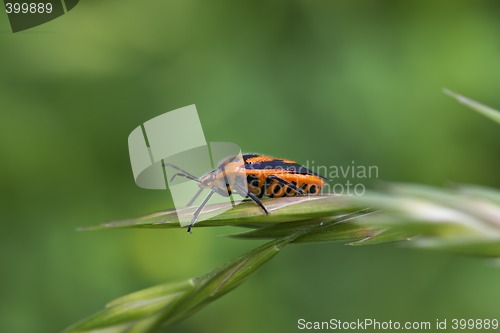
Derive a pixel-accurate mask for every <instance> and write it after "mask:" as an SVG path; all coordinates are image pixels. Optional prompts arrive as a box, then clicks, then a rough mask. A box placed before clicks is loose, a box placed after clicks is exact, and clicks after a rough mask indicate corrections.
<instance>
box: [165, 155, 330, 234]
mask: <svg viewBox="0 0 500 333" xmlns="http://www.w3.org/2000/svg"><path fill="white" fill-rule="evenodd" d="M168 165H169V166H171V167H173V168H174V169H176V170H178V171H179V172H178V173H176V174H174V175H173V177H172V179H171V181H172V180H173V179H174V178H175V177H176V176H181V177H186V178H188V179H191V180H193V181H195V182H197V183H198V185H199V187H200V189H199V190H198V192H197V193H196V195H195V196H194V197H193V199H191V200H190V202H189V203H188V206H190V205H191V204H192V203H193V202H194V201H195V200H196V198H197V197H198V196H199V195H200V193H201V192H202V191H203V190H204V189H210V190H211V191H210V193H209V194H208V195H207V197H206V198H205V199H204V200H203V202H202V203H201V205H200V206H199V207H198V209H197V210H196V211H195V213H194V216H193V219H192V220H191V223H190V224H189V227H188V232H191V228H192V227H193V225H194V223H195V222H196V220H197V219H198V215H199V214H200V212H201V210H202V209H203V207H204V206H205V205H206V204H207V202H208V200H210V198H211V197H212V195H213V194H214V193H218V194H220V195H222V196H226V197H227V196H229V195H231V193H237V194H239V195H241V196H243V197H250V198H251V199H252V200H253V201H255V202H256V203H257V204H258V205H259V206H260V207H261V208H262V210H263V211H264V212H265V213H266V214H269V211H268V210H267V209H266V207H265V206H264V205H263V204H262V202H261V201H260V200H259V198H262V197H263V196H266V197H270V198H280V197H285V196H295V195H306V194H310V195H315V194H319V193H320V192H321V189H322V187H323V186H324V185H325V180H326V179H325V178H323V177H322V176H320V175H318V174H316V173H314V172H312V171H310V170H309V169H307V168H306V167H304V166H302V165H300V164H297V162H294V161H291V160H285V159H279V158H273V157H269V156H263V155H258V154H245V155H236V156H231V157H228V158H226V159H224V160H222V161H221V162H220V163H219V165H218V166H217V168H216V169H215V170H213V171H211V172H209V173H207V174H206V175H204V176H202V177H201V178H198V177H196V176H193V175H192V174H190V173H189V172H187V171H185V170H183V169H181V168H179V167H177V166H175V165H173V164H168ZM245 178H246V182H245ZM242 184H246V186H244V185H242Z"/></svg>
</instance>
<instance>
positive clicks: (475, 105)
mask: <svg viewBox="0 0 500 333" xmlns="http://www.w3.org/2000/svg"><path fill="white" fill-rule="evenodd" d="M443 92H444V93H445V94H446V95H448V96H451V97H453V98H455V99H456V100H457V101H458V102H459V103H461V104H463V105H466V106H468V107H469V108H471V109H473V110H476V111H477V112H479V113H481V114H482V115H484V116H486V117H488V118H490V119H493V120H494V121H496V122H497V123H499V124H500V112H499V111H497V110H495V109H493V108H491V107H489V106H486V105H484V104H481V103H479V102H476V101H475V100H472V99H470V98H468V97H465V96H462V95H460V94H458V93H456V92H453V91H451V90H449V89H446V88H444V89H443Z"/></svg>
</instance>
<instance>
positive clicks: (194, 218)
mask: <svg viewBox="0 0 500 333" xmlns="http://www.w3.org/2000/svg"><path fill="white" fill-rule="evenodd" d="M216 191H217V190H216V189H215V188H213V189H212V191H210V193H208V195H207V197H206V198H205V200H203V202H202V203H201V205H200V206H199V207H198V209H196V211H195V212H194V214H193V215H194V216H193V219H192V220H191V223H189V226H188V230H187V231H188V232H189V233H191V228H193V225H194V223H195V222H196V220H197V219H198V215H200V213H201V210H202V209H203V207H205V205H206V204H207V202H208V200H210V198H211V197H212V195H214V193H215V192H216Z"/></svg>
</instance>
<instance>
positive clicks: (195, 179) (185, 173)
mask: <svg viewBox="0 0 500 333" xmlns="http://www.w3.org/2000/svg"><path fill="white" fill-rule="evenodd" d="M163 165H164V167H166V166H169V167H171V168H174V169H175V170H178V171H180V172H178V173H176V174H175V175H173V176H172V178H171V179H170V181H172V180H174V178H175V177H177V176H182V177H186V178H187V179H191V180H194V181H195V182H197V183H200V179H199V178H198V177H196V176H194V175H193V174H191V173H189V172H187V171H186V170H184V169H182V168H179V167H178V166H177V165H175V164H172V163H165V164H163Z"/></svg>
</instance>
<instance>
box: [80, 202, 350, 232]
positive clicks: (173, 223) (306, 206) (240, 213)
mask: <svg viewBox="0 0 500 333" xmlns="http://www.w3.org/2000/svg"><path fill="white" fill-rule="evenodd" d="M262 202H263V204H264V205H265V206H266V207H267V209H268V210H269V212H270V214H269V215H265V214H264V213H263V212H262V210H261V209H260V207H258V206H257V205H256V204H255V203H254V202H252V201H247V202H243V203H241V204H239V205H236V206H235V207H233V208H232V209H230V210H226V211H224V209H225V206H224V207H223V206H221V205H218V204H213V205H207V206H206V211H210V212H211V213H214V212H217V210H220V211H221V214H219V215H217V216H215V217H213V218H211V219H208V220H204V221H200V222H198V223H196V225H195V228H199V227H215V226H229V225H232V226H244V227H262V226H267V225H270V224H274V223H283V222H290V221H300V220H308V219H311V218H315V217H324V216H336V215H340V214H345V213H348V212H353V211H356V210H358V209H359V208H358V207H355V206H353V203H352V201H350V200H349V198H347V197H344V196H339V195H320V196H310V197H308V196H305V197H285V198H275V199H262ZM195 210H196V207H193V208H187V209H181V210H178V211H177V212H176V211H175V210H167V211H162V212H157V213H153V214H149V215H146V216H143V217H139V218H136V219H130V220H124V221H113V222H108V223H104V224H101V225H98V226H93V227H82V228H80V229H79V230H82V231H84V230H103V229H116V228H180V224H179V220H178V217H177V214H178V215H179V217H183V218H191V217H192V216H193V213H194V211H195ZM201 216H203V214H201Z"/></svg>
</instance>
